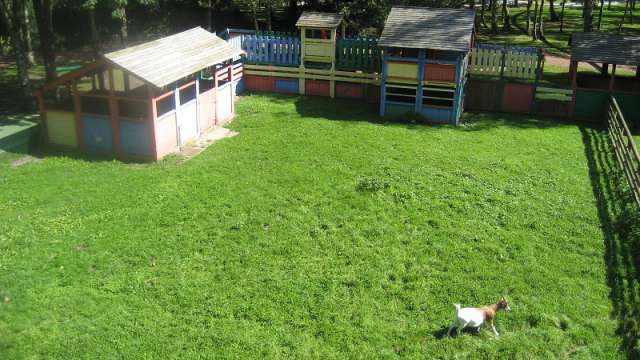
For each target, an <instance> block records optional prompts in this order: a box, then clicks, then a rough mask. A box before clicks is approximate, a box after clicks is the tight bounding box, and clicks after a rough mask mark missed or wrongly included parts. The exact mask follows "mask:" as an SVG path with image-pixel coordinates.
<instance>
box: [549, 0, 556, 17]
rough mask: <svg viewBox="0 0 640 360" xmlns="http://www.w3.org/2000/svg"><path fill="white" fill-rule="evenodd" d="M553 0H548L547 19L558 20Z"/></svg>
mask: <svg viewBox="0 0 640 360" xmlns="http://www.w3.org/2000/svg"><path fill="white" fill-rule="evenodd" d="M554 3H555V1H554V0H549V20H550V21H558V14H557V13H556V7H555V6H554Z"/></svg>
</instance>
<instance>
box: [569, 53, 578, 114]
mask: <svg viewBox="0 0 640 360" xmlns="http://www.w3.org/2000/svg"><path fill="white" fill-rule="evenodd" d="M578 65H579V62H578V61H571V65H570V66H569V80H570V82H571V90H573V91H572V94H571V105H569V118H570V119H573V117H574V113H575V110H576V95H577V94H576V93H577V91H578V80H577V77H578Z"/></svg>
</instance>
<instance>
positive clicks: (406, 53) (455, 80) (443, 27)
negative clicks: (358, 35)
mask: <svg viewBox="0 0 640 360" xmlns="http://www.w3.org/2000/svg"><path fill="white" fill-rule="evenodd" d="M474 19H475V12H474V10H470V9H434V8H425V7H412V6H394V7H393V8H391V12H390V13H389V16H388V17H387V21H386V22H385V25H384V30H383V31H382V35H381V36H380V40H379V41H378V46H379V47H381V48H382V49H383V63H382V77H381V86H380V116H387V117H399V116H405V115H409V114H419V115H421V116H422V117H424V118H425V119H427V120H429V121H434V122H442V123H451V124H457V123H458V121H459V119H460V114H461V113H462V97H463V93H464V86H465V84H466V78H467V76H466V73H465V69H466V67H467V66H466V64H467V62H468V54H469V50H470V48H471V46H472V42H473V36H474Z"/></svg>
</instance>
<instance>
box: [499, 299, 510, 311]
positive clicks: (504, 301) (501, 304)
mask: <svg viewBox="0 0 640 360" xmlns="http://www.w3.org/2000/svg"><path fill="white" fill-rule="evenodd" d="M498 309H504V310H506V311H511V307H510V306H509V302H508V301H507V299H505V298H504V296H503V297H501V298H500V301H498Z"/></svg>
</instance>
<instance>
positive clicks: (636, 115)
mask: <svg viewBox="0 0 640 360" xmlns="http://www.w3.org/2000/svg"><path fill="white" fill-rule="evenodd" d="M614 96H615V98H616V100H617V101H618V106H620V110H622V114H623V115H624V119H625V120H626V121H627V123H628V124H629V125H631V124H634V125H638V124H640V95H636V94H615V95H614Z"/></svg>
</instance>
